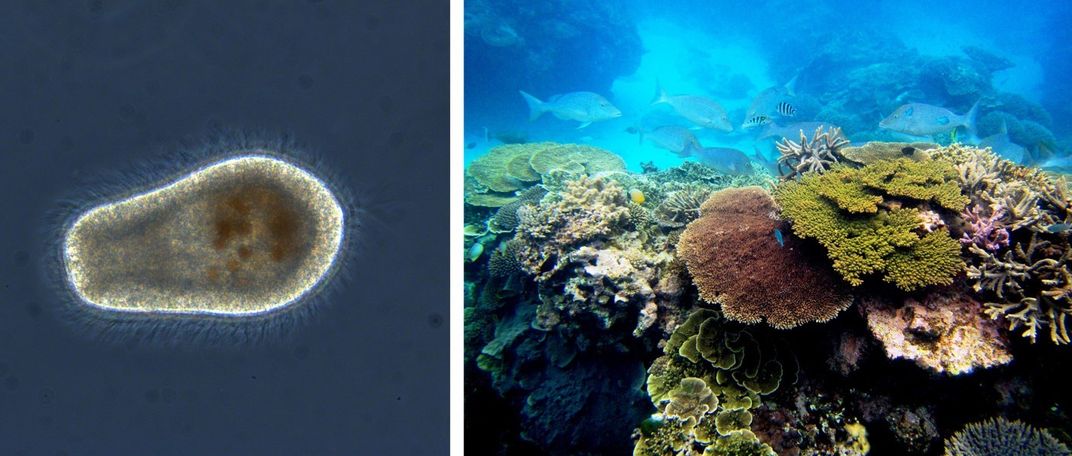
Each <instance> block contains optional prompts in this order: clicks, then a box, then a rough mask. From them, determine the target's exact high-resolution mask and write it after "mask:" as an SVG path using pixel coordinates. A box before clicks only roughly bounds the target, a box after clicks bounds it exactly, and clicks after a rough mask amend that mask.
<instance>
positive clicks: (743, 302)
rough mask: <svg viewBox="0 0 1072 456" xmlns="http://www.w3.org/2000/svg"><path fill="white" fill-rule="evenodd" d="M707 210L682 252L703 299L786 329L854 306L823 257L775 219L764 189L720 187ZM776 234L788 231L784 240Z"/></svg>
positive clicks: (737, 316) (732, 314) (731, 314)
mask: <svg viewBox="0 0 1072 456" xmlns="http://www.w3.org/2000/svg"><path fill="white" fill-rule="evenodd" d="M701 211H702V212H703V216H702V217H700V218H699V219H697V220H695V221H693V222H692V223H690V224H689V226H688V227H687V228H686V229H685V231H684V232H683V233H682V234H681V238H680V241H679V242H678V246H677V252H678V255H679V256H680V257H681V258H683V259H684V260H685V263H686V265H687V266H688V269H689V273H690V274H691V275H692V277H693V281H694V282H695V283H696V286H697V288H698V289H699V291H700V296H701V297H702V298H703V299H704V300H706V301H708V302H711V303H721V305H722V311H723V313H724V314H725V316H726V317H727V318H729V319H731V320H736V321H740V322H744V323H759V322H761V321H764V320H766V322H767V323H768V324H770V325H771V326H774V327H776V328H782V329H785V328H792V327H796V326H800V325H802V324H804V323H808V322H812V321H828V320H830V319H832V318H834V316H836V315H837V314H838V313H839V312H841V311H842V310H844V309H846V308H847V307H848V306H849V305H851V304H852V297H851V296H849V294H848V293H847V292H846V290H845V289H844V288H845V287H844V286H843V285H842V283H841V281H840V279H838V277H837V275H836V274H835V273H834V272H833V271H832V270H830V268H829V267H828V266H827V265H825V264H823V261H822V260H821V258H820V259H819V260H818V261H816V259H815V258H814V257H813V256H812V255H809V254H808V253H807V251H806V250H807V249H805V247H804V244H803V242H802V241H801V240H799V239H797V238H794V237H792V236H790V235H789V234H788V227H786V226H785V224H784V223H783V222H781V221H779V220H775V219H772V218H771V216H770V214H771V213H774V212H775V207H774V201H773V199H771V197H770V195H769V194H768V193H767V192H766V191H765V190H763V189H761V188H758V187H746V188H742V189H736V188H735V189H725V190H721V191H718V192H715V193H714V194H713V195H712V196H711V198H710V199H708V200H707V201H706V202H705V203H704V204H703V205H702V208H701ZM776 231H777V232H780V233H781V232H784V233H783V237H782V240H781V241H779V240H778V239H777V237H776V235H775V232H776Z"/></svg>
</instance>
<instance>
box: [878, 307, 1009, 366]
mask: <svg viewBox="0 0 1072 456" xmlns="http://www.w3.org/2000/svg"><path fill="white" fill-rule="evenodd" d="M860 308H861V310H862V312H863V313H864V314H865V315H866V316H867V325H868V327H869V328H870V329H871V332H872V334H874V335H875V337H876V338H877V339H878V340H879V341H880V342H882V345H883V347H885V349H886V355H887V356H889V357H890V358H891V359H898V358H904V359H908V360H912V361H915V363H916V364H918V365H919V366H921V367H924V368H927V369H930V370H932V371H934V372H938V373H946V374H951V375H960V374H965V373H968V372H971V371H972V370H973V369H975V368H987V367H992V366H997V365H1002V364H1006V363H1008V362H1009V361H1012V354H1011V353H1009V351H1008V348H1007V346H1008V341H1007V339H1006V338H1005V335H1004V334H1002V333H1001V332H1000V331H999V327H998V326H997V325H995V324H994V322H993V321H991V320H989V319H987V318H985V316H984V315H983V313H982V309H983V305H982V304H981V303H980V302H979V301H977V300H975V298H973V297H972V296H971V295H970V294H969V293H968V292H967V291H966V290H963V289H960V288H957V287H949V288H946V289H939V290H932V291H930V292H929V293H927V294H926V295H924V296H923V297H921V298H918V299H917V298H915V297H911V296H910V297H906V298H905V299H904V301H903V303H901V304H900V305H895V304H894V303H891V302H890V300H889V299H887V298H884V297H881V296H877V295H875V296H868V297H867V298H866V299H864V300H863V302H862V303H861V304H860Z"/></svg>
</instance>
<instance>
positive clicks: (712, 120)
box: [651, 86, 733, 131]
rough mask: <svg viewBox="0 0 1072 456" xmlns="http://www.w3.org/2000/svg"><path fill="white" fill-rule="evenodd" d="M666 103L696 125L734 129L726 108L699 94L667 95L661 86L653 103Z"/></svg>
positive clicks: (714, 128)
mask: <svg viewBox="0 0 1072 456" xmlns="http://www.w3.org/2000/svg"><path fill="white" fill-rule="evenodd" d="M661 103H666V104H668V105H670V107H671V108H674V111H675V112H677V113H678V114H679V115H681V117H684V118H686V119H688V121H689V122H692V123H694V124H696V125H699V126H701V127H704V128H710V129H713V130H719V131H733V124H731V123H730V117H729V115H728V114H726V109H725V108H723V107H722V105H720V104H718V102H717V101H715V100H712V99H710V98H707V97H702V96H699V95H667V94H666V91H665V90H663V88H662V86H660V87H659V88H658V90H657V93H656V94H655V99H654V100H652V102H651V104H653V105H654V104H661Z"/></svg>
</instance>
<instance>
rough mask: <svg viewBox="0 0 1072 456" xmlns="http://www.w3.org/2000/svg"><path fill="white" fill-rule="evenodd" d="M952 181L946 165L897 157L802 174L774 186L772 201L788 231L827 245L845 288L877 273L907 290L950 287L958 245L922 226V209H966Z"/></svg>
mask: <svg viewBox="0 0 1072 456" xmlns="http://www.w3.org/2000/svg"><path fill="white" fill-rule="evenodd" d="M956 179H957V173H956V169H955V168H954V167H953V166H952V165H951V164H949V163H947V162H944V161H938V160H931V161H920V162H917V161H912V160H908V159H898V160H893V161H878V162H875V163H873V164H871V165H867V166H865V167H863V168H850V167H847V166H835V167H834V168H832V169H831V170H830V171H828V172H826V173H823V174H817V173H808V174H806V175H804V177H803V178H801V179H800V180H799V181H789V182H784V183H782V184H781V185H779V186H778V187H777V188H776V189H775V191H774V197H775V199H776V200H777V202H778V205H779V206H780V207H781V209H782V212H781V214H782V216H783V217H785V218H786V219H788V220H789V221H790V222H791V223H792V229H793V232H794V233H795V234H796V235H797V236H800V237H803V238H809V239H815V240H817V241H818V242H819V244H821V245H822V246H823V247H825V248H826V249H827V253H828V255H829V257H830V259H831V260H832V261H833V265H834V269H835V270H837V271H838V272H839V273H840V274H841V275H842V277H844V278H845V280H846V281H848V282H849V283H850V284H852V285H861V284H863V282H864V278H865V277H867V276H869V275H879V276H881V277H882V279H883V280H884V281H886V282H889V283H892V284H894V285H897V287H899V288H901V289H903V290H908V291H911V290H915V289H918V288H922V287H925V286H928V285H948V284H950V283H952V280H953V277H954V276H956V274H958V273H959V272H961V271H963V270H964V262H963V261H962V260H961V257H960V251H961V247H960V243H959V242H957V240H955V239H953V238H952V237H950V235H949V233H948V231H947V230H946V229H944V228H938V229H935V230H933V231H930V232H926V231H925V230H923V229H922V227H921V219H922V217H921V215H922V210H923V209H926V210H943V211H949V212H954V213H959V212H961V211H963V210H964V207H965V205H966V204H967V203H968V198H967V197H965V196H963V195H962V194H961V188H960V186H959V185H958V183H957V180H956Z"/></svg>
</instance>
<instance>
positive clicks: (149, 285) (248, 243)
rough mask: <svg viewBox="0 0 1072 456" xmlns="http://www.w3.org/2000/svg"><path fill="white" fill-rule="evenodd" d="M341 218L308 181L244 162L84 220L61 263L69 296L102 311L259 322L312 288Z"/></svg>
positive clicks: (338, 239)
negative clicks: (249, 317)
mask: <svg viewBox="0 0 1072 456" xmlns="http://www.w3.org/2000/svg"><path fill="white" fill-rule="evenodd" d="M343 218H344V212H343V209H342V207H341V206H340V204H339V202H338V200H337V199H336V198H335V196H334V195H333V194H332V193H331V191H330V190H329V189H328V188H327V187H326V186H325V184H324V183H323V182H321V181H320V180H319V179H317V178H316V177H314V176H313V175H311V174H309V173H308V172H306V171H304V170H302V169H301V168H298V167H297V166H294V165H292V164H290V163H288V162H286V161H283V160H280V159H276V158H272V157H268V156H260V155H246V156H239V157H236V158H230V159H227V160H224V161H221V162H217V163H214V164H211V165H208V166H205V167H203V168H200V169H198V170H196V171H194V172H192V173H190V174H188V175H186V176H185V177H183V178H181V179H179V180H177V181H175V182H173V183H170V184H167V185H165V186H163V187H160V188H156V189H153V190H151V191H148V192H145V193H141V194H137V195H134V196H131V197H129V198H126V199H123V200H121V201H116V202H112V203H108V204H104V205H102V206H98V207H95V208H93V209H90V210H89V211H87V212H85V213H83V214H81V215H80V216H79V217H78V218H77V219H76V220H75V221H74V222H73V223H72V224H71V225H70V227H69V229H68V230H67V231H66V234H65V238H64V242H63V259H64V263H65V268H66V272H67V278H68V280H69V282H70V286H71V288H72V289H73V290H74V291H75V293H76V294H77V296H78V297H79V298H80V299H81V301H83V302H84V303H85V304H88V305H90V306H92V307H94V308H97V309H101V310H106V311H117V312H137V313H166V314H211V315H223V316H238V315H250V314H260V313H266V312H270V311H272V310H275V309H278V308H281V307H284V306H286V305H287V304H289V303H292V302H295V301H296V300H298V299H300V298H301V297H302V296H304V295H306V294H308V293H310V292H311V291H313V290H314V289H315V288H316V286H317V285H318V284H319V283H320V281H321V280H322V279H323V278H324V277H325V275H326V274H328V272H329V271H330V270H331V268H332V266H333V264H334V262H335V259H336V257H337V255H338V254H339V252H340V248H341V246H342V241H343V227H344V220H343Z"/></svg>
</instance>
